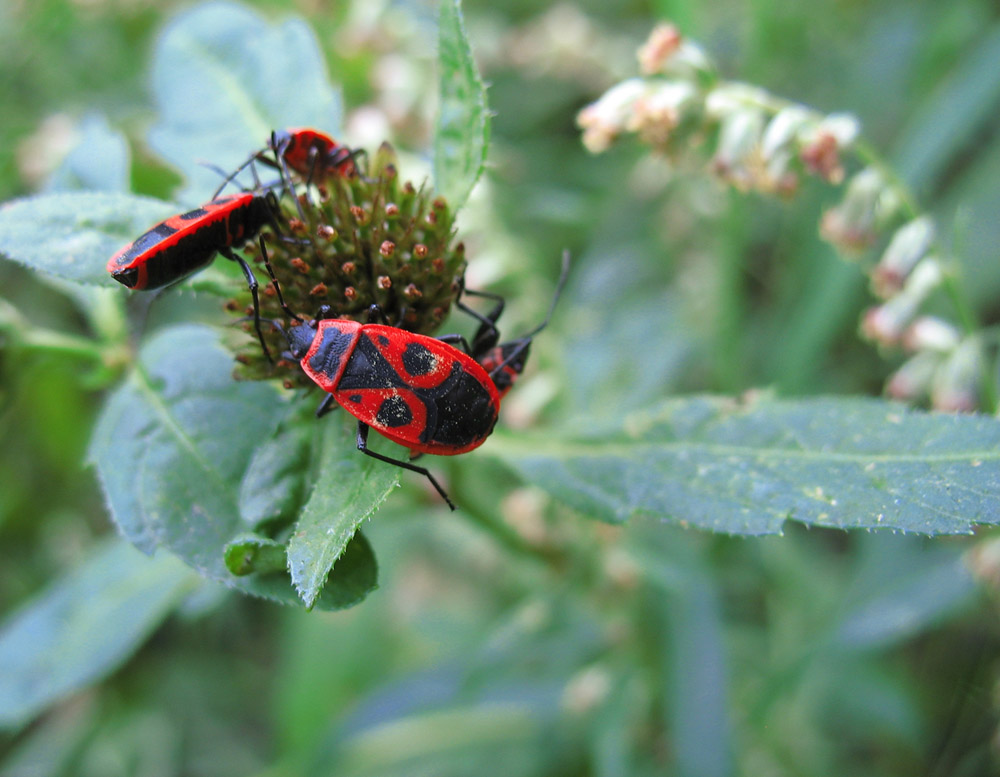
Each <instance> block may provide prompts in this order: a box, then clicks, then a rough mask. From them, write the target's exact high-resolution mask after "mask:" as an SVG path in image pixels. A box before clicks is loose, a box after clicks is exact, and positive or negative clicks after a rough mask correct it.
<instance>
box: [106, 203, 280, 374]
mask: <svg viewBox="0 0 1000 777" xmlns="http://www.w3.org/2000/svg"><path fill="white" fill-rule="evenodd" d="M277 212H278V203H277V198H276V197H275V195H274V193H273V192H271V191H270V190H268V191H267V192H266V193H265V194H255V193H252V192H242V193H240V194H231V195H228V196H226V197H220V198H218V199H215V200H212V201H211V202H208V203H206V204H205V205H202V206H201V207H200V208H195V209H194V210H190V211H188V212H187V213H181V214H180V215H177V216H171V217H170V218H168V219H166V220H165V221H161V222H160V223H159V224H157V225H156V226H155V227H153V228H151V229H149V230H148V231H147V232H145V233H144V234H143V235H141V236H140V237H139V238H138V239H136V240H135V241H133V242H131V243H129V244H128V245H127V246H125V247H124V248H123V249H121V250H120V251H119V252H118V253H116V254H115V255H114V256H112V257H111V259H110V260H108V272H109V273H111V277H112V278H114V279H115V280H116V281H118V282H119V283H121V284H122V285H124V286H127V287H128V288H130V289H139V290H152V289H159V288H161V287H163V286H167V285H169V284H171V283H175V282H177V281H180V280H183V279H184V278H186V277H187V276H188V275H191V274H192V273H195V272H197V271H198V270H201V269H202V268H204V267H206V266H207V265H208V264H209V263H211V261H212V259H213V258H214V257H215V255H216V254H217V253H218V254H222V255H223V256H224V257H226V258H227V259H231V260H232V261H234V262H236V263H237V264H238V265H239V266H240V269H242V270H243V275H244V276H245V277H246V279H247V286H248V287H249V289H250V294H251V295H252V296H253V309H254V327H255V328H256V330H257V338H258V339H259V340H260V344H261V347H262V348H263V349H264V353H265V354H266V355H267V357H268V359H270V358H271V355H270V352H269V351H268V349H267V345H266V344H265V343H264V336H263V334H262V333H261V329H260V310H259V301H258V297H257V285H258V284H257V278H256V276H255V275H254V274H253V270H251V269H250V265H248V264H247V263H246V260H244V259H243V258H242V257H241V256H239V255H238V254H236V253H234V252H233V250H232V249H233V246H236V245H240V244H241V243H244V242H246V241H247V240H252V239H253V238H254V237H256V236H258V235H259V233H260V230H261V227H263V226H264V225H265V224H267V223H270V224H272V225H275V224H276V221H275V213H277ZM275 231H277V227H276V226H275ZM260 243H261V251H262V256H263V257H264V265H265V267H266V268H267V271H268V274H269V275H270V276H271V280H272V281H274V288H275V291H276V292H277V293H278V299H279V302H280V303H281V306H282V308H283V309H284V310H285V312H287V313H289V315H293V314H292V313H291V311H289V310H288V308H287V307H286V306H285V302H284V300H283V299H282V297H281V289H280V288H279V287H278V282H277V280H275V278H274V272H273V271H272V269H271V265H270V263H269V262H268V260H267V252H266V250H264V241H263V237H260Z"/></svg>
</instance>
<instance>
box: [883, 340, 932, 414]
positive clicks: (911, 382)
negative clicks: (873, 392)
mask: <svg viewBox="0 0 1000 777" xmlns="http://www.w3.org/2000/svg"><path fill="white" fill-rule="evenodd" d="M942 361H943V357H942V356H941V355H940V354H938V353H933V352H932V351H923V352H922V353H918V354H917V355H916V356H914V357H912V358H911V359H908V360H907V361H906V362H904V363H903V366H902V367H900V368H899V369H898V370H896V371H895V372H894V373H893V374H892V376H891V377H890V378H889V380H888V382H887V383H886V385H885V393H886V394H888V395H889V396H890V397H892V398H893V399H898V400H900V401H902V402H919V401H921V400H922V399H924V398H925V397H927V396H928V395H929V394H930V390H931V384H932V383H933V381H934V373H935V372H936V371H937V368H938V367H939V366H940V365H941V362H942Z"/></svg>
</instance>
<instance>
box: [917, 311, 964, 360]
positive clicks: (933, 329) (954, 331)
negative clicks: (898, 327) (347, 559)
mask: <svg viewBox="0 0 1000 777" xmlns="http://www.w3.org/2000/svg"><path fill="white" fill-rule="evenodd" d="M961 339H962V333H961V332H960V331H959V329H958V327H956V326H955V325H954V324H951V323H949V322H947V321H945V320H944V319H941V318H938V317H936V316H920V317H919V318H918V319H916V320H915V321H914V322H913V323H912V324H910V326H909V328H907V330H906V331H905V332H904V333H903V347H904V348H905V349H906V350H908V351H937V352H938V353H949V352H950V351H952V350H954V349H955V348H956V347H957V346H958V344H959V342H960V341H961Z"/></svg>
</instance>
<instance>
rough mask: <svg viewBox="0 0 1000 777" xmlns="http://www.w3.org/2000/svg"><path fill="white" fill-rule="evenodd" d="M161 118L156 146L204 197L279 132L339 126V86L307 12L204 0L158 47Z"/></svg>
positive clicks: (193, 193) (155, 76)
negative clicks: (266, 12) (280, 12)
mask: <svg viewBox="0 0 1000 777" xmlns="http://www.w3.org/2000/svg"><path fill="white" fill-rule="evenodd" d="M152 92H153V96H154V98H155V100H156V105H157V108H158V110H159V120H158V122H157V123H156V124H155V125H154V126H153V127H152V129H151V130H150V133H149V142H150V145H151V146H152V147H153V148H154V149H155V150H156V151H157V152H158V153H159V154H160V155H161V156H162V157H163V158H165V159H166V160H167V161H169V162H170V163H171V164H173V165H174V166H175V167H176V168H177V169H178V170H179V171H180V172H181V173H182V174H183V175H184V176H185V178H187V181H188V188H187V190H186V192H185V194H184V196H183V199H184V200H185V201H189V202H191V203H198V202H201V201H203V200H205V199H207V198H208V196H209V195H210V194H211V193H212V192H213V191H214V190H215V189H216V188H217V187H218V185H219V184H220V183H221V178H220V177H219V175H218V174H217V173H216V172H213V171H212V170H210V169H209V168H207V167H205V166H204V165H203V164H201V163H202V162H209V163H211V164H213V165H216V166H217V167H219V168H221V169H223V170H226V171H229V170H233V169H235V168H236V167H237V166H238V165H240V164H241V163H242V162H244V161H245V160H246V159H247V158H248V157H249V156H250V154H251V152H253V151H256V150H259V149H261V148H263V147H265V146H266V145H267V142H268V140H269V139H270V137H271V131H272V130H281V129H284V128H286V127H299V126H305V127H315V128H316V129H318V130H321V131H323V132H329V133H334V134H336V133H337V132H339V129H340V120H341V111H342V106H341V98H340V93H339V92H338V91H337V90H336V89H335V88H334V87H333V86H332V85H331V84H330V81H329V77H328V75H327V69H326V62H325V60H324V58H323V53H322V51H321V50H320V47H319V45H318V43H317V41H316V36H315V35H314V34H313V32H312V30H310V28H309V27H308V25H306V24H305V22H304V21H302V20H301V19H290V20H287V21H285V22H283V23H280V24H271V23H269V22H268V21H266V20H265V19H264V18H263V17H262V16H260V15H259V14H257V13H255V12H254V11H251V10H250V9H248V8H246V7H244V6H242V5H237V4H235V3H227V2H218V3H205V4H203V5H198V6H195V7H194V8H191V9H190V10H187V11H184V12H183V13H181V14H179V15H177V16H176V17H175V18H174V19H173V21H171V22H170V23H169V24H168V25H167V26H166V28H165V29H164V32H163V34H162V35H161V36H160V39H159V41H158V42H157V45H156V50H155V52H154V54H153V67H152Z"/></svg>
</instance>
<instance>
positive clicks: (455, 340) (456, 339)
mask: <svg viewBox="0 0 1000 777" xmlns="http://www.w3.org/2000/svg"><path fill="white" fill-rule="evenodd" d="M436 339H437V340H440V341H441V342H442V343H447V344H448V345H456V344H457V345H461V346H462V350H464V351H465V352H466V353H467V354H469V355H470V356H471V355H472V349H471V348H470V347H469V341H468V340H466V339H465V338H464V337H463V336H462V335H441V336H440V337H438V338H436Z"/></svg>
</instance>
